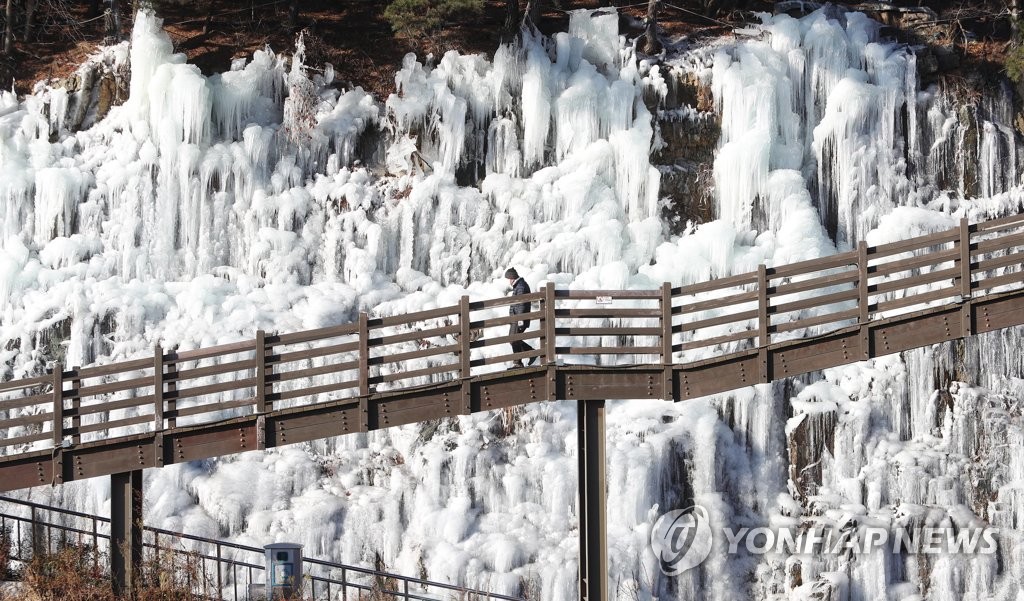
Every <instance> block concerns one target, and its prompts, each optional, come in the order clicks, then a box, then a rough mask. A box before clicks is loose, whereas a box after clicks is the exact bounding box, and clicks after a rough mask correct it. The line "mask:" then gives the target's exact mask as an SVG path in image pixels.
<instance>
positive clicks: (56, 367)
mask: <svg viewBox="0 0 1024 601" xmlns="http://www.w3.org/2000/svg"><path fill="white" fill-rule="evenodd" d="M63 442H64V366H63V365H61V363H60V361H58V362H56V363H54V364H53V446H54V448H57V449H59V448H60V447H61V444H63ZM56 476H57V474H54V477H56Z"/></svg>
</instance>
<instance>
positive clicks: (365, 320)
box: [359, 313, 370, 396]
mask: <svg viewBox="0 0 1024 601" xmlns="http://www.w3.org/2000/svg"><path fill="white" fill-rule="evenodd" d="M369 321H370V319H369V317H368V316H367V315H366V313H360V314H359V396H368V395H369V394H370V326H369V325H368V324H369Z"/></svg>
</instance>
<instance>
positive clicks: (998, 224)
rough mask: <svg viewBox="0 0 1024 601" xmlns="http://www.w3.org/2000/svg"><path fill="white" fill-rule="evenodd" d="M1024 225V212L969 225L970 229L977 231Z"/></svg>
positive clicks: (991, 230)
mask: <svg viewBox="0 0 1024 601" xmlns="http://www.w3.org/2000/svg"><path fill="white" fill-rule="evenodd" d="M1019 225H1024V213H1017V214H1014V215H1007V216H1005V217H999V218H998V219H989V220H988V221H982V222H980V223H976V224H974V225H972V226H971V229H972V230H974V231H978V232H994V231H999V230H1004V229H1007V228H1011V227H1016V226H1019Z"/></svg>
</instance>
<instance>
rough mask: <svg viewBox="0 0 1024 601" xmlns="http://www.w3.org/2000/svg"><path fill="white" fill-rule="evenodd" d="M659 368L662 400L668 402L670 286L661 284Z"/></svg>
mask: <svg viewBox="0 0 1024 601" xmlns="http://www.w3.org/2000/svg"><path fill="white" fill-rule="evenodd" d="M661 366H662V370H663V371H664V374H663V378H662V380H663V381H662V384H663V386H664V391H663V394H662V398H663V399H665V400H666V401H670V400H672V399H673V398H674V395H673V392H672V284H670V283H669V282H663V283H662V284H661Z"/></svg>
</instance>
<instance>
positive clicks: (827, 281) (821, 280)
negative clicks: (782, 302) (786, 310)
mask: <svg viewBox="0 0 1024 601" xmlns="http://www.w3.org/2000/svg"><path fill="white" fill-rule="evenodd" d="M859 277H860V274H859V273H858V272H857V270H855V269H854V270H851V271H844V272H841V273H832V274H829V275H822V276H818V277H815V278H810V279H807V280H800V281H799V282H789V283H786V284H778V285H776V286H769V287H768V297H769V299H771V298H776V297H779V296H789V295H790V294H797V293H800V292H808V291H811V290H817V289H819V288H830V287H832V286H839V285H841V284H852V283H854V282H856V281H857V278H859Z"/></svg>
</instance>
